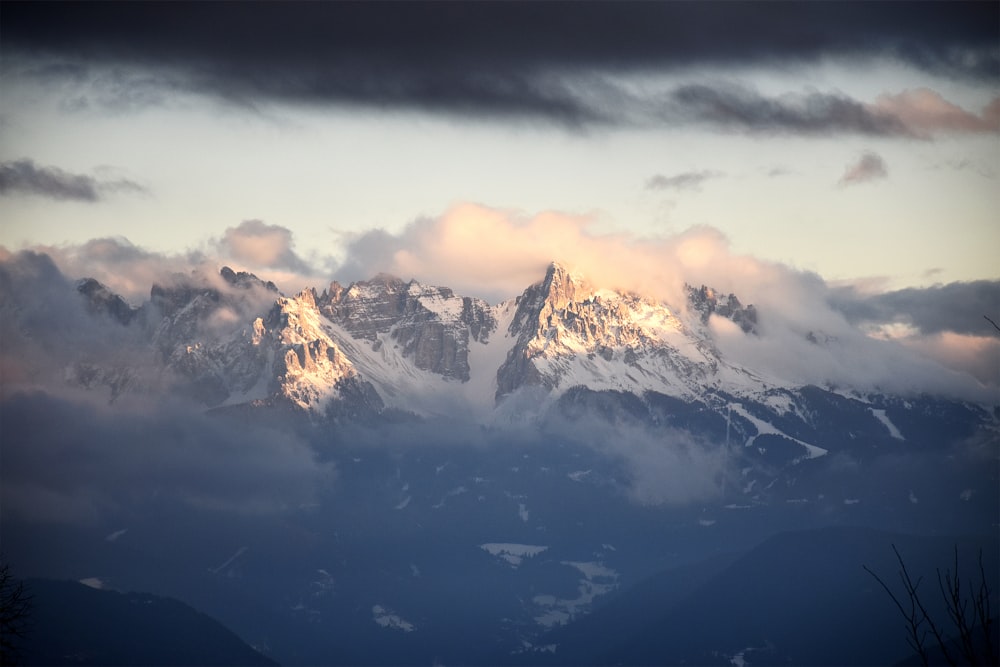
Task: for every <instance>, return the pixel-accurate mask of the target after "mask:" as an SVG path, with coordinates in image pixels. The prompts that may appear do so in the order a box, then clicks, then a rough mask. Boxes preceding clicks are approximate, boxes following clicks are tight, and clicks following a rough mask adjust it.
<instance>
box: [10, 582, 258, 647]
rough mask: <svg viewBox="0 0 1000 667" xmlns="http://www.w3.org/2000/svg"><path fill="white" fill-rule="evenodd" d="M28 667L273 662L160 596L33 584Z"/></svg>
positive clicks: (68, 584) (201, 616)
mask: <svg viewBox="0 0 1000 667" xmlns="http://www.w3.org/2000/svg"><path fill="white" fill-rule="evenodd" d="M25 585H26V587H27V589H28V591H29V593H30V595H31V611H30V616H29V619H30V621H29V624H30V632H29V633H28V634H27V636H26V638H25V640H24V641H23V642H22V644H21V646H20V660H21V661H22V662H23V663H24V664H26V665H138V664H144V665H274V664H277V663H275V662H274V661H272V660H270V659H268V658H266V657H264V656H263V655H261V654H260V653H258V652H257V651H255V650H254V649H252V648H251V647H249V646H247V645H246V644H245V643H244V642H243V641H242V640H240V638H239V637H237V636H236V635H235V634H233V633H232V632H231V631H230V630H228V629H226V628H225V627H224V626H223V625H222V624H221V623H219V622H218V621H216V620H214V619H212V618H209V617H208V616H205V615H204V614H201V613H199V612H197V611H195V610H194V609H192V608H191V607H189V606H188V605H186V604H184V603H182V602H178V601H177V600H172V599H169V598H163V597H159V596H155V595H148V594H143V593H118V592H115V591H107V590H95V589H94V588H91V587H89V586H85V585H83V584H81V583H77V582H71V581H51V580H44V579H31V580H28V581H27V582H26V584H25Z"/></svg>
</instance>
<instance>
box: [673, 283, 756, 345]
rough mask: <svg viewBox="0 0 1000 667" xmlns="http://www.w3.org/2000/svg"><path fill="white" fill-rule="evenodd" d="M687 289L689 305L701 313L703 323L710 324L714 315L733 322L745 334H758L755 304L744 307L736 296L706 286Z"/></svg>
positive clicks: (687, 286)
mask: <svg viewBox="0 0 1000 667" xmlns="http://www.w3.org/2000/svg"><path fill="white" fill-rule="evenodd" d="M685 287H686V291H687V295H688V303H689V304H690V305H691V307H692V308H693V309H694V310H695V311H696V312H698V313H700V315H701V321H702V322H703V323H705V324H708V319H709V318H710V317H711V316H712V315H713V314H714V315H718V316H720V317H725V318H726V319H728V320H732V321H733V322H735V323H736V324H738V325H739V327H740V329H742V330H743V332H744V333H752V334H756V333H757V309H756V308H754V306H753V304H750V305H747V306H744V305H743V304H742V303H740V300H739V299H738V298H737V297H736V295H735V294H720V293H718V292H716V291H715V290H714V289H712V288H711V287H706V286H705V285H702V286H701V287H692V286H691V285H685Z"/></svg>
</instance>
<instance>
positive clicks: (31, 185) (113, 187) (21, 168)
mask: <svg viewBox="0 0 1000 667" xmlns="http://www.w3.org/2000/svg"><path fill="white" fill-rule="evenodd" d="M120 192H124V193H132V194H145V193H146V192H147V191H146V188H144V187H143V186H141V185H139V184H138V183H136V182H135V181H131V180H128V179H124V178H121V179H101V178H98V177H95V176H88V175H86V174H74V173H71V172H67V171H63V170H62V169H60V168H58V167H40V166H38V165H36V164H35V162H34V161H33V160H29V159H27V158H23V159H20V160H10V161H7V162H3V163H0V196H6V197H10V196H15V195H31V196H36V197H46V198H48V199H55V200H58V201H81V202H89V203H93V202H97V201H100V200H102V199H104V198H105V197H106V196H107V195H109V194H115V193H120Z"/></svg>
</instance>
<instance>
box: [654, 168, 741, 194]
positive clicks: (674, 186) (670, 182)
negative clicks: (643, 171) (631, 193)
mask: <svg viewBox="0 0 1000 667" xmlns="http://www.w3.org/2000/svg"><path fill="white" fill-rule="evenodd" d="M722 176H724V174H723V173H722V172H721V171H713V170H711V169H703V170H701V171H685V172H682V173H680V174H674V175H673V176H664V175H663V174H655V175H654V176H651V177H650V179H649V180H648V181H646V189H647V190H694V191H698V190H700V189H701V186H702V184H703V183H705V181H709V180H712V179H713V178H721V177H722Z"/></svg>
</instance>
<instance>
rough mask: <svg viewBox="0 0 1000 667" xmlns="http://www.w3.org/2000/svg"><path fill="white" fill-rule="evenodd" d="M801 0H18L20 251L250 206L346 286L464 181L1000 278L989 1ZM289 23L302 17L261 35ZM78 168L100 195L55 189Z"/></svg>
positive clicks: (8, 78) (478, 199)
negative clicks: (579, 0) (367, 255)
mask: <svg viewBox="0 0 1000 667" xmlns="http://www.w3.org/2000/svg"><path fill="white" fill-rule="evenodd" d="M781 9H782V11H781V14H783V16H779V13H778V9H777V7H776V6H774V5H765V4H735V5H734V4H732V3H725V4H715V5H713V4H712V3H709V4H708V6H707V8H706V7H696V6H693V5H684V4H678V3H669V4H663V5H657V4H655V3H653V4H648V3H647V4H646V5H624V6H620V5H617V6H613V7H612V6H608V5H601V4H596V5H593V6H591V7H590V8H589V9H586V10H585V9H583V8H581V6H579V5H573V4H559V5H543V4H532V3H527V4H526V5H524V6H521V7H519V8H514V9H509V8H504V7H500V6H496V5H488V6H482V7H480V8H479V9H476V8H475V7H472V8H462V9H460V10H457V11H453V10H454V8H451V10H450V9H449V5H441V4H418V5H417V6H416V7H415V8H410V9H407V10H405V11H404V8H402V7H400V6H397V5H391V4H390V5H382V6H381V7H377V8H374V9H363V8H360V7H357V6H351V5H341V4H332V3H331V4H324V3H320V4H318V5H313V6H311V7H310V6H303V5H292V6H288V7H284V8H281V9H278V8H277V7H276V6H272V7H264V8H262V7H257V8H253V6H251V5H241V4H239V3H225V4H222V5H215V6H213V7H209V8H198V7H193V6H190V5H174V6H160V5H147V6H146V7H145V10H143V9H135V8H133V9H130V10H129V11H117V12H115V16H114V18H113V20H109V19H108V17H107V16H104V12H106V11H108V10H107V8H106V7H105V8H100V7H94V6H91V5H86V4H84V6H83V7H82V8H79V9H77V10H76V14H72V13H69V12H59V13H56V12H52V11H39V10H31V9H30V8H29V7H25V6H20V5H16V4H15V5H10V4H8V3H5V5H4V8H3V10H2V11H3V15H2V18H3V19H4V20H3V21H2V25H3V28H2V30H3V38H4V39H3V50H2V54H3V60H2V63H0V65H2V67H0V86H2V93H3V94H2V95H0V163H2V165H3V169H4V171H3V175H2V177H0V220H2V221H3V222H2V226H0V245H3V246H5V247H6V248H7V249H8V250H11V251H15V250H19V249H21V248H26V247H34V246H74V245H79V244H82V243H84V242H86V241H87V240H89V239H94V238H103V237H115V238H121V239H127V240H128V241H129V242H130V243H131V244H134V245H136V246H139V247H141V248H142V249H143V250H145V251H148V252H152V253H181V252H187V251H190V250H199V251H205V252H209V254H211V249H212V248H213V247H214V244H216V242H217V241H218V239H220V238H221V237H222V236H223V235H224V233H225V230H227V229H229V228H233V227H237V226H239V225H240V224H241V223H243V222H244V221H247V220H259V221H262V222H263V223H265V224H267V225H273V226H279V227H282V228H285V229H287V230H289V231H290V232H291V239H292V241H291V243H292V244H293V248H294V251H295V253H296V254H297V255H298V256H299V257H301V258H303V259H304V260H305V261H306V262H309V263H310V264H311V265H312V267H313V268H315V269H316V273H317V275H324V276H329V277H337V276H338V271H337V268H338V266H341V265H342V263H344V262H345V261H346V260H348V259H349V258H348V255H349V254H350V250H349V247H348V246H349V243H350V242H351V241H352V240H354V239H357V238H358V237H360V236H363V235H365V234H366V233H367V232H370V231H371V230H374V229H382V230H385V231H386V232H388V233H390V234H401V233H403V231H404V230H405V229H406V228H407V226H408V225H410V224H411V223H413V221H415V220H418V219H422V218H435V217H440V216H444V215H446V214H447V212H448V211H449V210H452V209H453V208H454V207H455V206H458V205H461V204H462V203H466V202H470V203H475V204H478V205H481V206H483V207H487V208H493V209H500V210H504V211H515V212H518V213H519V214H520V215H523V216H527V217H532V216H536V215H539V214H543V213H545V212H547V211H554V212H560V213H563V214H566V215H569V216H574V217H577V218H585V219H586V220H588V221H589V222H588V223H587V227H586V228H587V232H588V233H590V234H596V235H600V234H615V235H626V236H629V237H633V238H635V239H648V238H652V239H662V238H669V237H671V236H672V235H676V234H678V233H682V232H684V231H685V230H688V229H690V228H692V227H698V226H708V227H712V228H714V229H716V230H718V231H719V232H721V233H722V234H723V235H724V237H725V238H726V239H727V240H728V242H729V244H730V247H731V249H732V251H733V252H735V253H738V254H747V255H751V256H753V257H756V258H759V259H761V260H764V261H774V262H780V263H783V264H786V265H788V266H790V267H792V268H794V269H800V270H806V271H813V272H816V273H819V274H820V275H821V276H822V277H823V278H825V279H826V280H828V281H856V280H866V281H868V280H872V279H877V280H876V282H878V284H880V285H881V286H882V288H883V289H886V288H890V287H892V288H899V287H904V286H922V285H931V284H934V283H948V282H953V281H969V280H976V279H996V278H998V277H1000V268H998V267H1000V262H998V261H997V259H996V257H997V254H998V253H997V251H998V250H1000V224H998V211H1000V195H998V194H997V192H998V190H1000V188H998V178H1000V102H998V97H1000V77H998V75H997V74H998V72H997V63H998V62H1000V61H998V50H1000V38H998V37H997V34H996V33H997V31H996V29H993V31H992V39H991V33H990V29H989V28H988V27H987V28H984V27H983V26H982V25H980V24H981V23H982V22H983V19H984V17H985V18H986V19H987V20H988V19H989V18H991V17H992V15H994V14H996V13H997V12H996V5H995V3H983V4H981V5H974V4H973V5H960V6H958V7H955V6H954V5H951V6H949V7H941V6H937V5H926V3H924V8H923V9H922V10H921V11H920V12H914V11H913V6H908V5H898V6H889V5H875V6H873V7H869V8H865V7H859V6H848V5H843V4H842V3H830V4H826V5H822V6H820V7H818V8H809V7H808V6H798V5H782V6H781ZM792 10H794V11H792ZM401 11H402V12H403V13H407V12H409V13H411V14H412V15H411V16H409V18H408V19H406V18H405V17H400V16H399V14H400V12H401ZM66 14H70V15H69V16H66ZM914 14H917V16H916V17H915V18H914ZM216 15H220V16H216ZM449 15H450V17H449ZM925 15H926V16H925ZM238 17H242V20H243V24H242V25H235V26H232V25H230V22H235V21H236V19H237V18H238ZM275 17H279V18H280V19H281V21H282V22H283V24H282V28H281V30H284V31H285V32H284V33H280V32H279V31H278V29H277V28H274V29H273V32H274V34H267V33H268V31H270V30H272V28H271V25H272V24H273V23H274V21H275V20H276V19H275ZM220 19H224V20H223V21H222V23H221V24H220V25H223V26H227V29H228V31H227V30H223V29H222V28H219V30H220V32H218V34H216V33H215V32H213V28H212V22H213V21H219V20H220ZM404 19H405V20H404ZM397 20H398V21H403V22H404V23H406V21H409V23H410V24H414V25H411V28H412V31H411V32H407V29H406V28H405V27H401V26H398V25H391V23H392V22H393V21H397ZM521 21H531V23H528V24H522V23H520V22H521ZM942 21H943V22H945V23H947V24H949V25H950V24H954V26H953V29H951V30H948V29H941V27H940V26H941V25H942V23H941V22H942ZM317 22H318V23H319V24H320V25H322V26H324V29H326V28H327V27H328V28H329V30H330V31H332V33H331V34H329V35H327V36H324V35H322V34H319V35H318V34H316V33H314V32H312V31H311V30H310V29H309V28H310V26H311V25H313V24H315V23H317ZM657 22H659V23H657ZM686 22H687V23H690V26H689V27H688V28H685V23H686ZM344 23H346V24H347V26H348V27H341V28H339V30H341V31H344V32H343V34H345V35H346V34H347V33H346V31H348V30H349V29H350V26H352V25H353V26H354V27H355V28H356V29H355V30H354V31H353V32H352V33H351V36H350V37H349V38H346V39H345V41H346V42H347V43H346V44H344V45H342V46H337V45H331V44H332V43H333V42H336V41H337V39H338V36H342V35H341V33H340V32H338V28H337V26H343V24H344ZM605 23H606V25H605ZM647 24H649V27H648V30H647V28H646V27H645V26H646V25H647ZM742 24H749V25H745V26H744V25H742ZM358 26H360V27H358ZM845 26H850V27H851V30H852V33H851V35H847V34H842V32H839V31H843V30H844V28H845ZM696 28H697V29H699V30H701V31H703V33H704V34H703V35H701V36H700V37H698V38H697V39H695V38H691V39H685V34H686V33H687V31H691V30H695V29H696ZM629 29H632V30H633V31H635V33H636V34H634V35H629V34H627V32H625V34H623V31H627V30H629ZM240 30H242V31H243V32H239V31H240ZM462 30H464V31H465V32H466V33H467V34H465V35H464V36H463V35H462V34H461V32H462ZM88 31H90V35H91V36H90V37H89V38H88ZM232 31H236V32H235V33H234V32H232ZM456 31H457V32H456ZM643 31H646V32H643ZM753 31H757V32H758V33H759V35H757V36H754V35H753V34H752V32H753ZM321 32H322V31H321ZM713 32H714V33H718V34H713ZM397 33H398V34H397ZM401 35H403V36H402V37H401ZM796 35H811V38H810V39H811V40H812V41H809V40H808V39H805V38H803V39H800V40H798V41H797V40H796V39H795V36H796ZM247 40H249V41H250V42H251V43H250V44H247V45H234V44H236V43H240V44H242V43H243V42H246V41H247ZM602 40H603V42H602ZM660 40H664V41H667V42H670V41H671V40H673V42H674V45H673V46H663V45H661V44H660V43H659V41H660ZM713 40H714V41H713ZM935 40H937V41H938V42H939V43H937V42H936V41H935ZM917 47H919V49H922V51H919V52H918V51H917V50H916V49H917ZM253 49H256V51H253V52H252V53H251V51H250V50H253ZM956 54H957V55H956ZM990 105H992V106H990ZM987 107H989V109H987ZM53 175H54V177H53ZM74 178H75V179H77V180H76V181H75V182H76V183H77V184H78V185H82V186H84V191H83V192H82V193H81V192H74V191H64V190H60V189H59V188H60V186H61V185H65V183H63V182H64V181H67V179H68V180H70V181H72V179H74ZM87 188H89V189H87ZM557 251H558V249H557V248H554V249H553V254H555V253H556V252H557ZM553 259H559V257H553ZM256 268H258V269H260V268H262V267H256ZM263 268H266V267H263ZM382 268H384V267H376V266H373V267H372V273H374V272H375V271H376V270H381V269H382ZM264 273H266V271H264ZM404 277H410V276H404Z"/></svg>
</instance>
